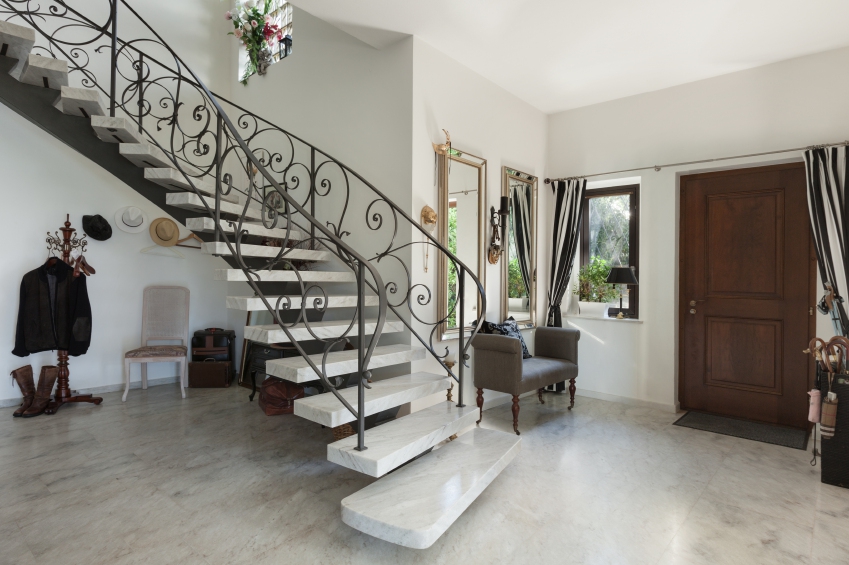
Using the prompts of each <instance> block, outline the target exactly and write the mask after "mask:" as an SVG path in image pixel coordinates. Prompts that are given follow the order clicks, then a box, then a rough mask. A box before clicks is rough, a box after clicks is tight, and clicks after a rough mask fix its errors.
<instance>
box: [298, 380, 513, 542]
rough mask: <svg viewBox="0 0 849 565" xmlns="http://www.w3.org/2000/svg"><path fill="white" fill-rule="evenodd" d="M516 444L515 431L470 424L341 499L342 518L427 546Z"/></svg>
mask: <svg viewBox="0 0 849 565" xmlns="http://www.w3.org/2000/svg"><path fill="white" fill-rule="evenodd" d="M321 396H324V395H321ZM313 398H316V397H313ZM298 402H300V401H295V410H296V412H295V413H297V406H298ZM366 445H367V446H368V444H366ZM520 448H521V439H520V438H519V436H516V435H513V434H507V433H504V432H497V431H494V430H487V429H481V428H476V429H474V430H472V431H470V432H469V433H466V434H463V435H462V436H460V437H459V438H457V439H455V440H454V441H452V442H451V443H449V444H448V445H446V446H445V447H443V448H441V449H437V450H436V451H434V452H432V453H430V454H428V455H427V456H425V457H422V458H420V459H417V460H415V461H413V462H412V463H410V464H409V465H407V466H405V467H403V468H402V469H398V470H397V471H395V472H394V473H392V474H391V475H388V476H386V477H384V478H382V479H380V480H379V481H375V482H373V483H372V484H370V485H369V486H367V487H366V488H364V489H362V490H360V491H358V492H355V493H354V494H352V495H351V496H349V497H347V498H345V499H343V500H342V521H343V522H345V523H346V524H348V525H349V526H351V527H352V528H354V529H357V530H359V531H361V532H364V533H366V534H369V535H370V536H374V537H376V538H379V539H382V540H384V541H388V542H390V543H394V544H398V545H402V546H404V547H412V548H415V549H425V548H427V547H430V546H431V545H433V543H434V542H435V541H436V540H437V539H439V536H441V535H442V534H443V533H445V531H446V530H447V529H448V528H449V527H450V526H451V524H453V523H454V521H455V520H456V519H457V518H458V517H459V516H460V515H461V514H462V513H463V512H464V511H465V510H466V508H468V507H469V505H471V503H472V502H474V500H475V499H476V498H477V497H478V496H479V495H480V494H481V493H482V492H483V491H484V489H486V487H487V486H489V484H490V483H491V482H492V481H493V480H494V479H495V478H496V477H497V476H498V475H499V473H501V471H502V470H503V469H504V468H505V467H506V466H507V465H508V464H509V463H510V461H512V460H513V459H514V458H515V457H516V455H517V454H518V453H519V450H520Z"/></svg>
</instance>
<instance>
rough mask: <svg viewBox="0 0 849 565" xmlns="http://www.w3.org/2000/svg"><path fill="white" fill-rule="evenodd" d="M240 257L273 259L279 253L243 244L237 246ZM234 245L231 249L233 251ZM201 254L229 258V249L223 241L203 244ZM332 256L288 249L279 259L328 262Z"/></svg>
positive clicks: (261, 246)
mask: <svg viewBox="0 0 849 565" xmlns="http://www.w3.org/2000/svg"><path fill="white" fill-rule="evenodd" d="M239 247H240V251H241V253H242V257H267V258H269V259H273V258H274V257H277V254H278V253H280V248H279V247H272V246H270V245H248V244H246V243H243V244H242V245H240V246H239ZM235 248H236V247H235V245H234V246H233V249H235ZM201 250H202V251H201V252H202V253H206V254H208V255H222V256H228V257H229V256H230V255H231V253H230V248H229V247H227V244H226V243H224V242H223V241H219V242H217V243H216V242H211V243H204V244H203V246H202V247H201ZM332 257H333V254H332V253H330V252H329V251H313V250H311V249H298V248H297V247H292V248H289V249H288V250H287V251H286V253H285V254H284V255H283V256H281V259H291V260H293V261H330V260H331V258H332Z"/></svg>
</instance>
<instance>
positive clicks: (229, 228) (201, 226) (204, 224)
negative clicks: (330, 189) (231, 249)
mask: <svg viewBox="0 0 849 565" xmlns="http://www.w3.org/2000/svg"><path fill="white" fill-rule="evenodd" d="M278 221H279V220H278ZM186 227H187V228H188V229H190V230H192V231H196V232H204V233H213V232H215V220H213V219H212V218H208V217H205V218H187V219H186ZM236 227H238V222H233V223H232V224H231V222H230V220H221V229H222V230H224V232H225V233H229V234H232V233H234V232H235V230H236ZM242 229H243V230H247V232H248V235H255V236H260V237H274V238H277V239H285V238H286V228H285V227H282V228H281V227H276V228H267V227H265V226H264V225H262V224H261V223H258V222H243V223H242ZM304 238H306V235H305V234H304V233H303V232H302V231H300V230H298V229H295V228H292V229H291V230H290V231H289V239H290V240H294V241H301V240H302V239H304Z"/></svg>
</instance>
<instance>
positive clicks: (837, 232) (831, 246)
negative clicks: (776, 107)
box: [805, 146, 849, 336]
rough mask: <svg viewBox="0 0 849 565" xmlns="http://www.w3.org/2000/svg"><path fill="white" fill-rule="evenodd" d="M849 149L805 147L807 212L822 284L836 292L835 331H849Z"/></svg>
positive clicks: (834, 303) (833, 316) (836, 332)
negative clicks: (847, 297)
mask: <svg viewBox="0 0 849 565" xmlns="http://www.w3.org/2000/svg"><path fill="white" fill-rule="evenodd" d="M847 159H849V153H847V151H846V147H845V146H842V147H817V148H814V149H810V150H808V151H805V169H806V173H807V182H808V212H809V214H810V216H811V229H812V230H813V234H814V244H815V246H816V250H817V260H818V261H817V262H818V264H819V270H820V277H821V278H822V280H823V285H824V286H825V287H826V290H828V286H831V290H832V291H833V292H834V300H833V307H832V309H831V311H830V312H829V313H830V315H831V319H832V323H833V324H834V335H842V336H846V335H849V333H848V332H849V318H847V316H846V308H845V307H844V305H843V299H842V298H841V296H842V295H841V292H845V291H846V281H847V279H849V272H847V267H849V256H847V251H849V250H847V247H846V245H847V243H849V225H847V221H849V201H847V199H846V197H847V195H846V170H847V168H849V167H847V165H849V162H847Z"/></svg>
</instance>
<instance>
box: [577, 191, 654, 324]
mask: <svg viewBox="0 0 849 565" xmlns="http://www.w3.org/2000/svg"><path fill="white" fill-rule="evenodd" d="M623 195H629V196H630V206H629V210H630V212H631V217H630V221H629V225H628V232H629V233H628V235H629V237H628V261H629V263H630V265H629V266H630V267H633V268H634V275H635V276H636V277H637V281H639V280H640V185H639V184H627V185H621V186H613V187H609V188H588V189H587V190H585V191H584V201H583V203H582V208H581V263H580V265H579V266H580V267H583V266H584V265H587V264H588V263H589V262H590V200H592V199H593V198H600V197H604V196H623ZM630 290H631V291H630V293H629V295H628V308H626V309H623V311H624V313H625V315H627V316H628V317H629V318H632V319H635V320H637V319H639V317H640V286H639V285H636V286H632V287H630ZM618 313H619V308H609V309H608V315H613V316H615V315H616V314H618Z"/></svg>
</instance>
